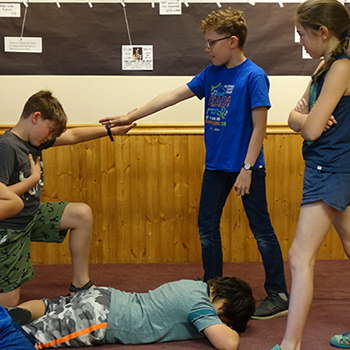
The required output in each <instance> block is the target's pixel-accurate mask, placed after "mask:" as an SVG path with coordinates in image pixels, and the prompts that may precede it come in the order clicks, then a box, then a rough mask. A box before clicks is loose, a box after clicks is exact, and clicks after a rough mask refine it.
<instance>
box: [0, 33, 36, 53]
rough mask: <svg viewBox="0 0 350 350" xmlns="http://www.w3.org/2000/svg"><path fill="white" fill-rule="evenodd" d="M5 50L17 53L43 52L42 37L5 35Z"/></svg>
mask: <svg viewBox="0 0 350 350" xmlns="http://www.w3.org/2000/svg"><path fill="white" fill-rule="evenodd" d="M4 43H5V45H4V51H5V52H17V53H23V52H24V53H42V51H43V50H42V38H24V37H14V36H7V37H6V36H5V38H4Z"/></svg>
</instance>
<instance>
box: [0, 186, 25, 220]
mask: <svg viewBox="0 0 350 350" xmlns="http://www.w3.org/2000/svg"><path fill="white" fill-rule="evenodd" d="M23 206H24V204H23V201H22V199H21V198H19V197H18V196H17V195H16V194H15V193H14V192H12V191H11V190H10V189H9V188H8V187H7V186H6V185H4V184H3V183H1V182H0V220H3V219H6V218H9V217H11V216H14V215H16V214H18V213H19V212H20V211H21V210H22V209H23Z"/></svg>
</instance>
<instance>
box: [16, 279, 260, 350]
mask: <svg viewBox="0 0 350 350" xmlns="http://www.w3.org/2000/svg"><path fill="white" fill-rule="evenodd" d="M19 307H20V308H22V309H25V310H22V311H23V312H28V311H27V310H29V311H30V312H31V314H32V320H33V322H31V323H29V324H28V325H24V326H23V329H24V330H25V331H26V332H27V333H28V334H29V335H30V336H32V337H33V338H34V339H35V340H36V341H37V343H38V344H37V346H38V349H43V348H50V347H80V346H93V345H102V344H117V343H123V344H145V343H159V342H167V341H178V340H189V339H198V338H203V337H205V336H206V337H207V338H208V339H209V341H210V342H211V343H212V345H213V346H214V347H215V348H217V349H223V350H226V349H227V350H236V349H237V348H238V345H239V335H238V334H240V333H241V332H244V331H245V328H246V325H247V322H248V321H249V319H250V317H251V316H252V314H253V313H254V311H255V300H254V298H253V295H252V290H251V288H250V286H249V285H248V284H247V283H246V282H244V281H242V280H240V279H238V278H235V277H217V278H214V279H212V280H209V281H208V282H207V283H205V282H202V281H192V280H180V281H176V282H170V283H166V284H163V285H162V286H160V287H158V288H156V289H155V290H151V291H149V292H148V293H128V292H123V291H120V290H117V289H114V288H110V287H96V288H92V289H88V290H84V291H81V292H78V293H76V294H74V295H73V296H67V297H60V298H58V299H53V300H49V299H43V300H33V301H28V302H25V303H23V304H21V305H20V306H19Z"/></svg>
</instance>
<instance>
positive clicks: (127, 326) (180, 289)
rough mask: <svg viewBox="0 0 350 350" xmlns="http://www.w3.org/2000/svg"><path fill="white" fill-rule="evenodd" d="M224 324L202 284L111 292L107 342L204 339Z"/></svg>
mask: <svg viewBox="0 0 350 350" xmlns="http://www.w3.org/2000/svg"><path fill="white" fill-rule="evenodd" d="M220 323H222V322H221V320H220V319H219V317H218V315H217V313H216V311H215V309H214V307H213V306H212V304H211V303H210V300H209V295H208V285H207V284H206V283H204V282H202V281H192V280H180V281H176V282H170V283H166V284H164V285H162V286H160V287H159V288H157V289H155V290H151V291H149V292H148V293H127V292H122V291H119V290H112V295H111V304H110V313H109V316H108V326H107V334H106V342H107V343H110V344H113V343H117V342H121V343H123V344H144V343H154V342H157V343H158V342H166V341H177V340H188V339H197V338H203V337H204V334H203V333H201V332H202V331H203V330H204V329H205V328H207V327H209V326H211V325H215V324H220Z"/></svg>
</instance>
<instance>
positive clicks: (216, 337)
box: [203, 323, 239, 350]
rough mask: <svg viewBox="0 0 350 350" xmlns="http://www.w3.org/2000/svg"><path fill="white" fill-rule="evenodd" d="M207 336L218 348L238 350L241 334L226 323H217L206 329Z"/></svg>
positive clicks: (220, 349)
mask: <svg viewBox="0 0 350 350" xmlns="http://www.w3.org/2000/svg"><path fill="white" fill-rule="evenodd" d="M203 332H204V334H205V336H206V337H207V338H208V339H209V341H210V342H211V343H212V344H213V346H214V347H215V348H216V349H218V350H237V349H238V346H239V335H238V333H237V332H236V331H234V330H233V329H231V328H230V327H228V326H226V325H225V324H224V323H221V324H215V325H212V326H209V327H207V328H205V329H204V331H203Z"/></svg>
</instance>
